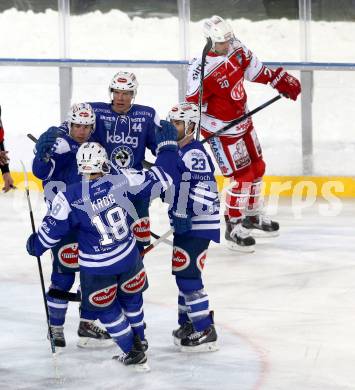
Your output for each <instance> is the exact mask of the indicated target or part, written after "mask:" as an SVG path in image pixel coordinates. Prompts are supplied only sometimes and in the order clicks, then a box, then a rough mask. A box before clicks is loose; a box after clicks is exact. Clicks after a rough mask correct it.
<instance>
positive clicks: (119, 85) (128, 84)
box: [108, 71, 138, 98]
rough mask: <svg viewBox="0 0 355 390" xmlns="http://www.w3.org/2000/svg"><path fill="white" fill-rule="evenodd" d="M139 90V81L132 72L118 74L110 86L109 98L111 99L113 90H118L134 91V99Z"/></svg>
mask: <svg viewBox="0 0 355 390" xmlns="http://www.w3.org/2000/svg"><path fill="white" fill-rule="evenodd" d="M137 88H138V81H137V79H136V76H135V74H134V73H130V72H123V71H120V72H117V73H116V74H115V75H114V76H113V78H112V80H111V82H110V86H109V89H108V90H109V96H110V98H111V93H112V90H113V89H118V90H120V91H132V92H133V98H134V97H135V96H136V94H137Z"/></svg>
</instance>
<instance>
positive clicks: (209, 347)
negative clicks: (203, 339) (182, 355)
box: [180, 341, 219, 353]
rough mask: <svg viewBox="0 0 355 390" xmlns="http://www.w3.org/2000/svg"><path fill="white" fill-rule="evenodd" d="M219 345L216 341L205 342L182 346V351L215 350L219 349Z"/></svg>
mask: <svg viewBox="0 0 355 390" xmlns="http://www.w3.org/2000/svg"><path fill="white" fill-rule="evenodd" d="M218 349H219V348H218V345H217V343H216V342H215V341H213V342H211V343H205V344H201V345H196V346H195V347H186V346H181V348H180V351H181V352H188V353H195V352H215V351H218Z"/></svg>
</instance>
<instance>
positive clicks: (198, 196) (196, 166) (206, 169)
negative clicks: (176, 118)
mask: <svg viewBox="0 0 355 390" xmlns="http://www.w3.org/2000/svg"><path fill="white" fill-rule="evenodd" d="M178 157H179V158H178V160H177V171H178V172H179V173H180V175H181V176H180V178H178V179H177V180H176V179H175V180H174V184H175V185H176V191H175V195H174V202H173V207H172V208H170V210H169V215H170V216H171V214H172V213H173V212H177V213H182V214H185V213H187V214H189V215H190V216H191V217H192V218H191V222H192V229H191V231H189V232H187V233H185V234H186V235H188V236H189V237H191V236H192V237H201V238H206V239H210V240H213V241H215V242H220V219H219V208H220V202H219V198H218V189H217V183H216V180H215V177H214V166H213V163H212V160H211V158H210V156H209V155H208V154H207V152H206V150H205V148H204V147H203V145H202V144H201V142H199V141H196V140H193V141H192V142H190V143H188V144H187V145H185V146H184V147H182V148H181V149H179V151H178ZM175 176H176V175H175ZM170 222H171V220H170Z"/></svg>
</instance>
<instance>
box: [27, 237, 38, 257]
mask: <svg viewBox="0 0 355 390" xmlns="http://www.w3.org/2000/svg"><path fill="white" fill-rule="evenodd" d="M36 237H37V233H32V234H31V235H30V236H29V237H28V239H27V243H26V249H27V252H28V254H29V255H31V256H37V254H36V249H35V239H36Z"/></svg>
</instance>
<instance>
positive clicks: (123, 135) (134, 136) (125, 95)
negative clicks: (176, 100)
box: [61, 71, 159, 251]
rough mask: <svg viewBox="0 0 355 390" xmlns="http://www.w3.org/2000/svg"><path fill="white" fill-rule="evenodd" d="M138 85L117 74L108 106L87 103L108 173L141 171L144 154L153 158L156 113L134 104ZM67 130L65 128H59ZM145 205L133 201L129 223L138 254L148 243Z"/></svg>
mask: <svg viewBox="0 0 355 390" xmlns="http://www.w3.org/2000/svg"><path fill="white" fill-rule="evenodd" d="M137 88H138V81H137V79H136V76H135V75H134V73H131V72H124V71H119V72H117V73H116V74H115V75H114V76H113V78H112V80H111V81H110V84H109V88H108V92H109V99H110V101H109V102H108V103H103V102H89V104H90V105H91V106H92V108H93V110H94V112H95V114H96V130H95V133H93V135H92V141H96V142H98V143H100V144H101V145H102V146H103V147H104V148H105V149H106V151H107V153H108V156H109V159H110V161H111V164H112V166H113V170H112V173H114V170H115V169H122V168H135V169H142V168H143V165H142V162H143V161H144V157H145V151H146V149H147V148H148V149H149V150H150V151H151V152H152V153H153V154H155V149H156V140H155V129H156V127H157V126H159V117H158V115H157V113H156V111H155V110H154V109H153V108H152V107H149V106H144V105H140V104H134V100H135V97H136V95H137ZM61 128H62V129H64V130H67V128H66V124H65V123H64V124H63V125H62V126H61ZM148 206H149V205H148V204H147V203H146V202H145V201H143V200H136V201H135V207H136V210H137V215H138V218H137V220H135V221H133V222H132V226H131V229H132V230H133V232H134V234H135V237H136V240H137V244H138V246H139V249H140V251H142V250H143V249H144V246H146V245H148V244H149V243H150V221H149V213H148Z"/></svg>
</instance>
